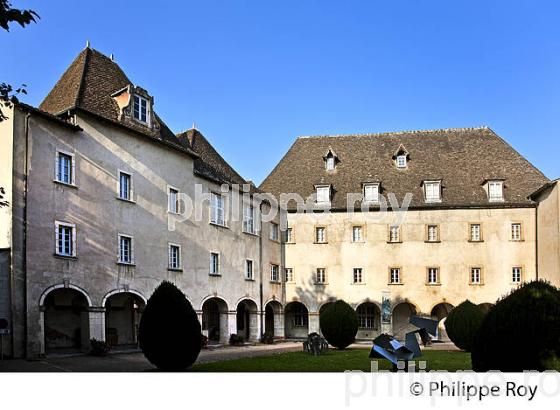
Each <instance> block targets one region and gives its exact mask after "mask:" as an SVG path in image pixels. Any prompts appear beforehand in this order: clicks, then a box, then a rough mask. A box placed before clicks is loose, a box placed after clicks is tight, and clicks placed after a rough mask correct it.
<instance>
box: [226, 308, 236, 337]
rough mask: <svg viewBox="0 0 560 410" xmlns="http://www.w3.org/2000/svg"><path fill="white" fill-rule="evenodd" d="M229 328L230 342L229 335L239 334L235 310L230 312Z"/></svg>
mask: <svg viewBox="0 0 560 410" xmlns="http://www.w3.org/2000/svg"><path fill="white" fill-rule="evenodd" d="M227 326H228V329H229V330H228V335H227V337H228V341H229V335H231V334H237V311H235V310H230V311H229V312H228V320H227Z"/></svg>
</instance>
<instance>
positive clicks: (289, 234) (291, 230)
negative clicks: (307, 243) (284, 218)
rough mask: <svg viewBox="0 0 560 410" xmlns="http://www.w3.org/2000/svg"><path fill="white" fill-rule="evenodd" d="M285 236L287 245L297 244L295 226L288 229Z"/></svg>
mask: <svg viewBox="0 0 560 410" xmlns="http://www.w3.org/2000/svg"><path fill="white" fill-rule="evenodd" d="M284 235H285V243H296V241H295V236H294V227H293V226H289V227H287V228H286V230H285V234H284Z"/></svg>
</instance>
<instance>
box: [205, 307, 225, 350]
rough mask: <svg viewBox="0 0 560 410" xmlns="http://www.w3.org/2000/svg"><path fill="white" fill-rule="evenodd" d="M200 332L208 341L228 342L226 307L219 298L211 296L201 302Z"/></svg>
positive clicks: (214, 342)
mask: <svg viewBox="0 0 560 410" xmlns="http://www.w3.org/2000/svg"><path fill="white" fill-rule="evenodd" d="M202 332H203V334H205V335H206V336H207V337H208V343H213V344H216V343H227V342H228V337H229V335H228V307H227V304H226V302H224V301H223V300H222V299H220V298H211V299H208V300H207V301H205V302H204V303H203V304H202Z"/></svg>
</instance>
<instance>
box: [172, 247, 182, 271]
mask: <svg viewBox="0 0 560 410" xmlns="http://www.w3.org/2000/svg"><path fill="white" fill-rule="evenodd" d="M169 269H181V246H180V245H175V244H172V243H170V244H169Z"/></svg>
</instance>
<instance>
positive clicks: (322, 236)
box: [315, 226, 327, 243]
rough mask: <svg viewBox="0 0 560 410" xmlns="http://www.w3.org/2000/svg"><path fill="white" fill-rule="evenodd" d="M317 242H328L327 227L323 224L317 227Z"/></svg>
mask: <svg viewBox="0 0 560 410" xmlns="http://www.w3.org/2000/svg"><path fill="white" fill-rule="evenodd" d="M315 242H316V243H326V242H327V236H326V228H325V227H323V226H320V227H317V228H315Z"/></svg>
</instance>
